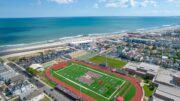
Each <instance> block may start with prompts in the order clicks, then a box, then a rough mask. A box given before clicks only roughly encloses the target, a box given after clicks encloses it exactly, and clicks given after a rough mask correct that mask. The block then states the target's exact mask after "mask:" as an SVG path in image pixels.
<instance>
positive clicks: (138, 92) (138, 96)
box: [46, 60, 143, 101]
mask: <svg viewBox="0 0 180 101" xmlns="http://www.w3.org/2000/svg"><path fill="white" fill-rule="evenodd" d="M69 62H75V63H78V64H83V65H86V66H88V67H91V68H94V69H96V70H102V71H104V72H106V73H110V74H114V75H116V76H120V77H123V78H125V79H127V80H129V81H130V82H131V83H132V84H133V85H134V87H135V88H136V94H135V96H134V97H133V98H132V100H131V101H141V98H142V95H143V92H142V88H141V86H140V84H139V83H140V81H139V80H137V79H135V78H132V77H129V76H126V75H122V74H119V73H115V72H111V71H109V70H104V69H102V68H101V67H99V66H97V65H93V64H90V63H86V62H82V61H78V60H69V61H66V62H61V63H59V64H55V65H53V66H52V67H49V68H48V69H47V70H46V76H47V77H48V78H49V79H51V80H52V81H54V82H56V83H57V84H60V85H61V86H63V87H65V88H67V89H69V90H70V91H72V92H73V93H74V94H76V95H78V96H80V97H82V98H83V99H86V100H88V101H96V100H95V99H94V98H92V97H90V96H89V95H87V94H85V93H82V92H80V91H79V90H78V89H76V88H74V87H72V86H69V85H68V84H66V83H64V82H62V81H60V80H59V79H56V78H55V77H53V76H52V75H51V69H59V68H63V67H65V66H66V65H67V64H68V63H69Z"/></svg>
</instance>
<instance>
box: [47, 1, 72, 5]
mask: <svg viewBox="0 0 180 101" xmlns="http://www.w3.org/2000/svg"><path fill="white" fill-rule="evenodd" d="M49 1H52V2H55V3H58V4H69V3H73V2H74V0H49Z"/></svg>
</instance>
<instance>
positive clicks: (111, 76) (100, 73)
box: [55, 63, 126, 100]
mask: <svg viewBox="0 0 180 101" xmlns="http://www.w3.org/2000/svg"><path fill="white" fill-rule="evenodd" d="M74 65H75V66H80V67H83V68H86V69H88V70H91V71H93V72H96V73H100V74H102V75H105V76H109V77H111V78H114V79H116V80H120V81H122V82H123V83H122V84H121V85H120V86H119V88H118V89H117V90H115V91H114V92H113V93H112V94H111V95H110V96H109V97H105V96H103V95H101V94H99V93H97V92H95V91H93V90H91V89H89V88H86V87H85V86H83V85H80V84H78V83H76V82H74V81H72V80H70V79H68V78H66V77H64V76H62V75H60V74H59V73H57V72H60V71H62V70H64V69H67V68H70V67H72V66H74ZM55 73H56V74H57V75H58V76H61V77H63V78H64V79H66V80H68V81H70V82H72V83H74V84H76V85H78V86H81V87H82V88H84V89H86V90H90V91H91V92H93V93H95V94H97V95H99V96H101V97H103V98H106V99H108V100H109V99H110V98H111V97H112V96H113V95H114V94H115V93H116V92H117V91H118V90H119V89H120V88H121V87H122V86H123V85H124V83H125V82H126V81H125V80H122V79H120V78H117V77H114V76H111V75H109V74H106V73H103V72H100V71H98V70H94V69H91V68H88V67H86V66H83V65H78V64H74V63H72V64H71V65H69V66H67V67H65V68H63V69H60V70H58V71H56V72H55Z"/></svg>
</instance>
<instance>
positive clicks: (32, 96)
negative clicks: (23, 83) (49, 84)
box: [25, 90, 43, 100]
mask: <svg viewBox="0 0 180 101" xmlns="http://www.w3.org/2000/svg"><path fill="white" fill-rule="evenodd" d="M42 93H43V91H42V90H35V91H34V92H32V93H30V94H29V95H28V96H26V97H25V99H26V100H31V99H32V98H34V97H36V96H38V95H40V94H42Z"/></svg>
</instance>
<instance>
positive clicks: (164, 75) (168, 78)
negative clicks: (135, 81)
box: [155, 68, 180, 85]
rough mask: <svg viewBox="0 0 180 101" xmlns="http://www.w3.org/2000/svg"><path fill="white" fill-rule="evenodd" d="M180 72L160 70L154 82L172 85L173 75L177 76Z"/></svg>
mask: <svg viewBox="0 0 180 101" xmlns="http://www.w3.org/2000/svg"><path fill="white" fill-rule="evenodd" d="M179 74H180V72H179V71H175V70H172V69H163V68H161V69H160V70H159V72H158V75H157V76H156V78H155V81H159V82H163V83H166V84H170V85H173V84H172V80H173V75H177V76H178V75H179Z"/></svg>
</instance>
